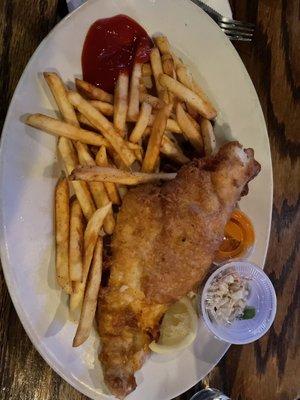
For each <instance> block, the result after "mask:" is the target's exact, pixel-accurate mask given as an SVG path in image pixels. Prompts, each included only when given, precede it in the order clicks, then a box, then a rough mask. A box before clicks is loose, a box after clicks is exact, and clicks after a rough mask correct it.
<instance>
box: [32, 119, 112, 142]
mask: <svg viewBox="0 0 300 400" xmlns="http://www.w3.org/2000/svg"><path fill="white" fill-rule="evenodd" d="M26 124H27V125H30V126H33V127H34V128H36V129H40V130H42V131H44V132H46V133H49V134H50V135H54V136H58V137H60V136H62V137H65V138H67V139H71V140H74V141H80V142H82V143H86V144H92V145H94V146H102V145H104V146H108V145H109V143H108V141H107V140H106V139H104V138H103V137H102V136H100V135H99V134H97V133H95V132H91V131H87V130H85V129H82V128H79V127H77V126H74V125H70V124H68V123H66V122H63V121H60V120H58V119H55V118H52V117H48V116H47V115H43V114H31V115H29V116H28V117H27V119H26Z"/></svg>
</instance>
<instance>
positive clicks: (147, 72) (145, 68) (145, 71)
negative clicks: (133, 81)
mask: <svg viewBox="0 0 300 400" xmlns="http://www.w3.org/2000/svg"><path fill="white" fill-rule="evenodd" d="M151 75H152V68H151V65H150V64H149V63H145V64H143V65H142V76H151Z"/></svg>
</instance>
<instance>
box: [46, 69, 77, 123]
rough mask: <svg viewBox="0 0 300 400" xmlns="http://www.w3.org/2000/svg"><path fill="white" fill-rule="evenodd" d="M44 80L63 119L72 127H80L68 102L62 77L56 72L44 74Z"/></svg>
mask: <svg viewBox="0 0 300 400" xmlns="http://www.w3.org/2000/svg"><path fill="white" fill-rule="evenodd" d="M44 78H45V80H46V82H47V83H48V86H49V88H50V90H51V92H52V94H53V97H54V98H55V101H56V104H57V106H58V109H59V111H60V112H61V115H62V117H63V119H64V120H65V121H66V122H68V123H69V124H71V125H75V126H79V123H78V120H77V117H76V113H75V111H74V108H73V107H72V105H71V104H70V102H69V100H68V97H67V92H66V88H65V86H64V84H63V82H62V80H61V78H60V76H59V75H57V74H56V73H55V72H44Z"/></svg>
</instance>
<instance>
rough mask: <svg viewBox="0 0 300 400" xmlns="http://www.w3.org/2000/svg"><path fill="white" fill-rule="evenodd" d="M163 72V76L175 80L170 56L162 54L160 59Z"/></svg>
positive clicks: (172, 61)
mask: <svg viewBox="0 0 300 400" xmlns="http://www.w3.org/2000/svg"><path fill="white" fill-rule="evenodd" d="M161 61H162V66H163V71H164V73H165V74H167V75H169V76H171V77H172V78H174V79H176V73H175V66H174V60H173V57H172V55H171V54H163V55H162V57H161Z"/></svg>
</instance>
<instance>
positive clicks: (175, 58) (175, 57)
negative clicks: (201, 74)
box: [172, 53, 184, 69]
mask: <svg viewBox="0 0 300 400" xmlns="http://www.w3.org/2000/svg"><path fill="white" fill-rule="evenodd" d="M172 57H173V60H174V65H175V69H176V68H178V67H180V65H184V64H183V62H182V60H181V58H179V57H177V55H176V54H175V53H172Z"/></svg>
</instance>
